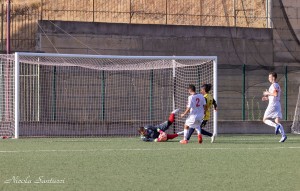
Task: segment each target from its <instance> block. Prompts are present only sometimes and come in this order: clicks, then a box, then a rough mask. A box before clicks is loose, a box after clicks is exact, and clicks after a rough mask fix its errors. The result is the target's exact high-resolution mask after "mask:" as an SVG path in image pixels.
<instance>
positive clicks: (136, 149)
mask: <svg viewBox="0 0 300 191" xmlns="http://www.w3.org/2000/svg"><path fill="white" fill-rule="evenodd" d="M276 149H300V147H247V148H222V147H216V148H199V147H198V148H155V149H150V148H149V149H142V148H135V149H134V148H132V149H87V150H80V149H79V150H23V151H22V150H18V151H11V150H7V151H1V150H0V153H38V152H105V151H161V150H276Z"/></svg>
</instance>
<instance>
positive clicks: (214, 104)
mask: <svg viewBox="0 0 300 191" xmlns="http://www.w3.org/2000/svg"><path fill="white" fill-rule="evenodd" d="M212 104H213V106H214V110H217V107H218V104H217V102H216V100H215V99H213V103H212Z"/></svg>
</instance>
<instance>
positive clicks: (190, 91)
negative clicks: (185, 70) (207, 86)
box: [188, 84, 196, 94]
mask: <svg viewBox="0 0 300 191" xmlns="http://www.w3.org/2000/svg"><path fill="white" fill-rule="evenodd" d="M188 91H189V93H190V94H194V93H195V92H196V87H195V85H193V84H190V85H189V87H188Z"/></svg>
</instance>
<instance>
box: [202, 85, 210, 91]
mask: <svg viewBox="0 0 300 191" xmlns="http://www.w3.org/2000/svg"><path fill="white" fill-rule="evenodd" d="M201 88H203V89H204V90H205V92H207V93H208V92H209V91H210V90H211V84H203V85H202V86H201Z"/></svg>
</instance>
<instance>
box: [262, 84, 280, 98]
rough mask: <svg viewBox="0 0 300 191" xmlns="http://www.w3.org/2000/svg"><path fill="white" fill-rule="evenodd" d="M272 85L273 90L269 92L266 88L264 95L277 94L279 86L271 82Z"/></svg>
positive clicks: (275, 95)
mask: <svg viewBox="0 0 300 191" xmlns="http://www.w3.org/2000/svg"><path fill="white" fill-rule="evenodd" d="M273 86H274V91H273V92H269V91H268V90H266V91H264V96H274V97H277V96H278V92H279V87H278V85H276V84H273Z"/></svg>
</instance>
